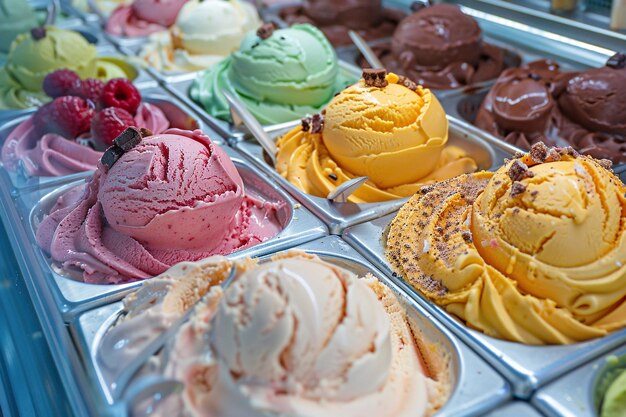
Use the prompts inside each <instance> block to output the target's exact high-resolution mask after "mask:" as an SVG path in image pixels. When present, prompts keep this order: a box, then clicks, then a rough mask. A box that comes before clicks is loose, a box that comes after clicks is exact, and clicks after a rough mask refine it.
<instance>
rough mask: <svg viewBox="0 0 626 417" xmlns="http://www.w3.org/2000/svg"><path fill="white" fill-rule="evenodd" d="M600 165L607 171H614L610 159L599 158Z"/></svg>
mask: <svg viewBox="0 0 626 417" xmlns="http://www.w3.org/2000/svg"><path fill="white" fill-rule="evenodd" d="M598 165H600V166H601V167H602V168H604V169H606V170H607V171H611V172H613V162H612V161H611V160H610V159H598Z"/></svg>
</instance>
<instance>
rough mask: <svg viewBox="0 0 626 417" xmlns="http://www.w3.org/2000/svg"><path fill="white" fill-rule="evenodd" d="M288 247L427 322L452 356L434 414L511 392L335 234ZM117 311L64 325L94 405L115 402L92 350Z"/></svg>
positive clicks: (498, 399) (490, 402) (465, 409)
mask: <svg viewBox="0 0 626 417" xmlns="http://www.w3.org/2000/svg"><path fill="white" fill-rule="evenodd" d="M294 249H299V250H304V251H306V252H307V253H312V254H317V255H318V256H320V257H321V258H322V259H324V260H326V261H328V262H331V263H334V264H337V265H339V266H341V267H344V268H347V269H348V270H352V271H354V272H355V273H357V274H358V275H361V276H362V275H364V274H365V273H367V272H370V273H372V274H373V275H374V276H375V277H376V278H377V279H379V280H380V281H381V282H382V283H383V284H384V285H386V286H388V287H389V288H391V290H392V291H393V292H394V293H395V294H396V295H397V296H398V297H399V298H400V299H401V301H402V302H403V303H404V304H405V306H407V309H409V311H411V312H412V311H415V313H416V314H417V316H418V317H419V320H420V322H421V324H422V326H424V327H428V326H430V327H431V329H430V330H429V329H426V330H427V333H431V334H432V333H433V332H435V333H436V334H437V337H438V338H437V340H435V342H438V343H441V345H445V346H447V347H446V349H449V350H450V352H452V353H453V354H454V355H455V358H456V359H453V368H452V369H451V372H452V373H453V374H454V379H455V387H454V389H453V391H452V395H451V398H450V400H449V401H448V402H447V403H446V405H444V407H443V408H442V409H441V411H440V412H438V413H437V414H436V415H437V416H438V417H445V416H455V417H462V416H471V415H482V414H484V413H485V412H487V411H489V410H492V409H494V408H496V407H498V406H500V405H502V404H504V403H505V402H506V401H507V400H508V399H510V397H511V394H510V390H509V387H508V384H507V383H506V382H504V380H503V379H502V378H501V376H500V375H499V374H498V373H497V372H495V371H494V370H493V369H491V368H490V367H489V366H488V365H487V364H486V363H485V362H484V361H483V360H482V359H480V358H479V357H478V356H477V355H476V354H475V353H474V352H473V351H472V350H471V349H469V348H468V347H467V346H465V344H464V343H462V342H459V341H458V340H457V339H456V338H455V337H454V336H453V335H452V334H451V333H449V331H448V330H446V329H445V328H444V327H443V326H442V325H441V324H440V323H439V322H438V321H437V320H435V319H433V317H432V316H431V315H430V314H429V313H427V312H426V311H425V310H424V309H423V308H422V307H421V306H419V305H418V304H417V303H415V302H414V301H413V300H412V299H410V298H408V297H407V296H406V294H405V293H404V292H403V291H402V290H401V289H400V288H398V287H397V286H396V285H395V284H394V283H393V282H392V281H390V280H389V279H387V278H386V277H385V275H384V274H382V273H380V271H378V270H377V269H376V268H375V267H373V266H372V265H371V264H370V263H369V262H368V261H367V260H365V258H363V257H362V256H361V255H359V254H358V253H357V252H356V251H355V250H354V249H353V248H352V247H350V245H348V244H347V243H345V242H344V241H343V240H342V239H340V238H339V237H338V236H328V237H323V238H320V239H318V240H314V241H310V242H308V243H305V244H302V245H300V246H298V247H296V248H294ZM270 256H271V255H265V256H262V257H261V259H268V258H269V257H270ZM243 257H244V255H243V254H241V255H238V256H235V257H234V258H238V259H241V258H243ZM121 312H122V305H121V303H116V304H110V305H108V306H103V307H101V308H98V309H95V310H91V311H89V312H86V313H83V314H81V315H80V316H78V317H77V318H76V319H75V320H73V321H72V322H71V324H70V330H71V333H72V335H73V337H74V340H75V342H76V346H77V349H78V353H79V354H80V355H81V358H82V360H83V363H84V364H85V365H86V368H87V369H86V371H87V375H88V378H89V380H90V382H91V383H92V384H93V386H94V387H96V393H97V395H98V399H97V402H98V404H99V407H101V408H103V409H106V408H107V407H115V406H116V405H115V404H114V401H113V395H112V392H111V390H110V387H109V385H108V382H107V381H106V380H105V378H103V376H104V372H103V368H102V367H101V366H100V365H99V362H98V358H97V350H98V348H99V343H100V341H101V340H102V337H103V335H104V334H105V333H106V331H107V330H108V329H109V328H110V326H111V325H112V324H113V323H114V321H115V320H116V318H117V317H118V315H119V314H120V313H121ZM137 368H139V366H136V365H133V369H137Z"/></svg>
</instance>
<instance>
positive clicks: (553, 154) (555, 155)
mask: <svg viewBox="0 0 626 417" xmlns="http://www.w3.org/2000/svg"><path fill="white" fill-rule="evenodd" d="M546 160H550V161H552V162H557V161H560V160H561V154H560V153H559V152H558V151H557V150H556V148H550V149H548V157H547V158H546Z"/></svg>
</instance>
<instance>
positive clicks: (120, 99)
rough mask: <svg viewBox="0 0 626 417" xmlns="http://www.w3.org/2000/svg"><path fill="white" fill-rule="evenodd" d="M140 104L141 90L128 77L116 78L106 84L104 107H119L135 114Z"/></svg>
mask: <svg viewBox="0 0 626 417" xmlns="http://www.w3.org/2000/svg"><path fill="white" fill-rule="evenodd" d="M140 104H141V94H140V93H139V90H137V89H136V88H135V86H134V85H133V83H131V82H130V81H129V80H127V79H126V78H115V79H113V80H111V81H109V82H108V83H106V84H105V85H104V90H103V91H102V106H103V107H119V108H121V109H124V110H126V111H127V112H129V113H130V114H135V112H136V111H137V108H138V107H139V105H140Z"/></svg>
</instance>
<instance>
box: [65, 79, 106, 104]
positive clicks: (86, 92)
mask: <svg viewBox="0 0 626 417" xmlns="http://www.w3.org/2000/svg"><path fill="white" fill-rule="evenodd" d="M103 90H104V83H103V82H102V81H100V80H97V79H95V78H87V79H86V80H84V81H83V82H81V83H80V86H79V87H78V88H75V89H74V90H72V91H71V92H70V94H71V95H73V96H78V97H82V98H84V99H86V100H91V101H92V102H93V103H94V104H95V105H96V107H97V108H99V107H100V105H101V97H102V91H103Z"/></svg>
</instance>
